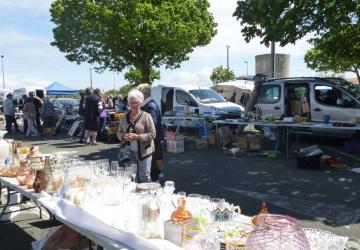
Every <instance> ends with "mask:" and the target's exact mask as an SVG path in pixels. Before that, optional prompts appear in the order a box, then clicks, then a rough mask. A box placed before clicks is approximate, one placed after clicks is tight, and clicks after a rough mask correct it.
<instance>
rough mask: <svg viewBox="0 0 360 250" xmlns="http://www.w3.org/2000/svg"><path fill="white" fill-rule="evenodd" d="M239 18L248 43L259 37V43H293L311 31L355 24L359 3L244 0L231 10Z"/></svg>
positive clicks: (316, 32)
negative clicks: (260, 40)
mask: <svg viewBox="0 0 360 250" xmlns="http://www.w3.org/2000/svg"><path fill="white" fill-rule="evenodd" d="M234 16H235V17H237V19H241V25H242V26H243V28H242V30H241V32H242V34H243V35H244V37H245V40H246V41H247V42H249V41H250V40H251V39H253V38H255V37H260V38H261V39H262V43H265V44H266V45H269V43H270V42H271V41H275V42H280V45H281V46H285V45H286V44H289V43H295V42H296V41H297V40H299V39H301V38H303V37H304V36H305V35H307V34H309V33H312V34H313V35H314V37H317V38H321V37H322V36H323V35H325V34H327V33H332V32H334V31H336V32H337V31H340V30H342V29H343V28H344V27H353V28H355V27H358V25H359V17H360V5H359V2H358V1H354V0H341V1H339V0H316V1H307V0H297V1H295V0H290V1H289V0H244V1H238V6H237V8H236V10H235V12H234Z"/></svg>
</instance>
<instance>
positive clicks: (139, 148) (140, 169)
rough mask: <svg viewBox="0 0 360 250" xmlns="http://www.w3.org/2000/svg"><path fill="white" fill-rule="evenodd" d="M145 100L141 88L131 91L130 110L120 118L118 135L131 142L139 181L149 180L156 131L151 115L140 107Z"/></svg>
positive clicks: (121, 139)
mask: <svg viewBox="0 0 360 250" xmlns="http://www.w3.org/2000/svg"><path fill="white" fill-rule="evenodd" d="M143 101H144V95H143V94H142V93H141V92H140V91H139V90H137V89H133V90H131V91H130V92H129V94H128V102H129V106H130V111H128V112H127V113H126V115H125V116H124V117H123V118H122V119H121V120H120V125H119V129H118V132H117V136H118V138H119V140H120V141H121V142H128V143H130V146H131V151H132V155H133V162H135V163H136V164H137V176H136V179H137V181H138V182H149V181H151V176H150V171H151V160H152V154H153V153H154V150H155V147H154V138H155V136H156V131H155V126H154V122H153V119H152V117H151V115H150V114H148V113H146V112H143V111H141V109H140V108H141V104H142V102H143Z"/></svg>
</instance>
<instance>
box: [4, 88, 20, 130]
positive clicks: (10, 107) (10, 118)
mask: <svg viewBox="0 0 360 250" xmlns="http://www.w3.org/2000/svg"><path fill="white" fill-rule="evenodd" d="M3 111H4V115H5V122H6V125H5V127H6V131H7V132H8V133H9V134H11V132H12V125H13V124H14V126H15V129H16V132H19V131H20V130H19V126H18V124H17V122H16V119H15V107H14V101H13V95H12V94H7V95H6V99H5V100H4V102H3Z"/></svg>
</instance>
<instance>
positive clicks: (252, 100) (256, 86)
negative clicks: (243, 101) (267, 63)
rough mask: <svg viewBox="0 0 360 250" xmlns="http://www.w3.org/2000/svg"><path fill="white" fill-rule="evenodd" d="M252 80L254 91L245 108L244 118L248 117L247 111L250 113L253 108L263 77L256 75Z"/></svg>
mask: <svg viewBox="0 0 360 250" xmlns="http://www.w3.org/2000/svg"><path fill="white" fill-rule="evenodd" d="M254 80H255V81H254V89H253V91H252V93H251V96H250V100H249V101H248V103H247V105H246V107H245V117H248V113H249V111H252V110H253V109H254V107H255V104H256V100H257V95H258V92H259V89H260V86H261V83H262V82H263V81H264V75H256V76H255V79H254Z"/></svg>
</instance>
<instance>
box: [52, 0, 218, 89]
mask: <svg viewBox="0 0 360 250" xmlns="http://www.w3.org/2000/svg"><path fill="white" fill-rule="evenodd" d="M208 8H209V3H208V0H123V1H108V0H77V1H74V0H55V1H54V2H53V3H52V5H51V8H50V11H51V21H52V22H53V23H54V24H55V25H56V27H55V28H54V29H53V33H54V39H55V41H54V42H52V45H54V46H57V47H58V48H59V50H60V51H61V52H64V53H65V54H66V58H67V59H68V60H70V61H72V62H76V63H78V64H80V63H82V62H86V63H90V64H97V65H99V66H98V67H97V70H98V71H102V70H105V69H109V70H111V71H118V72H121V71H122V70H123V69H124V68H125V67H128V66H134V67H135V68H136V69H138V70H140V72H141V76H142V79H141V81H142V82H150V81H149V76H150V70H151V68H158V67H160V66H161V65H165V66H166V68H171V69H173V68H177V67H180V63H181V62H182V61H185V60H188V59H189V54H190V53H191V52H192V51H193V49H194V48H195V47H197V46H205V45H207V44H208V43H210V41H211V39H212V37H213V36H214V35H215V34H216V23H215V22H214V18H213V16H212V14H211V13H209V11H208Z"/></svg>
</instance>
